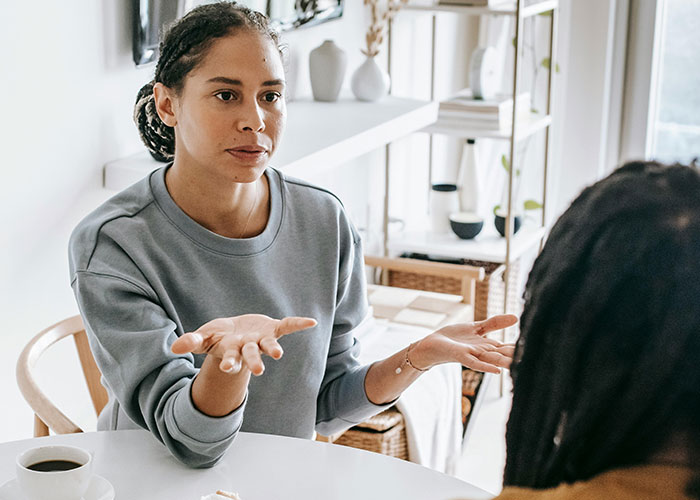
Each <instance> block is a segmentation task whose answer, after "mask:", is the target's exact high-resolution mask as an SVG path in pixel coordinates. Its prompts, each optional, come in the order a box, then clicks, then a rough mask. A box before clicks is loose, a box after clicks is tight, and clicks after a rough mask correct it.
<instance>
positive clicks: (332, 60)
mask: <svg viewBox="0 0 700 500" xmlns="http://www.w3.org/2000/svg"><path fill="white" fill-rule="evenodd" d="M347 65H348V58H347V55H346V54H345V51H344V50H343V49H341V48H340V47H338V46H337V45H336V44H335V42H334V41H333V40H325V41H324V42H323V43H322V44H321V45H319V46H318V47H316V48H315V49H313V50H312V51H311V53H310V54H309V77H310V79H311V91H312V92H313V95H314V99H315V100H317V101H324V102H334V101H337V100H338V95H339V94H340V89H341V87H342V86H343V80H344V78H345V70H346V68H347Z"/></svg>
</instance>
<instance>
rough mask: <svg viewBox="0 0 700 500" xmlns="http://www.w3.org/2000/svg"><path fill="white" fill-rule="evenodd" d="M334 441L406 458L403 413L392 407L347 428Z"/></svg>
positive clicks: (406, 449)
mask: <svg viewBox="0 0 700 500" xmlns="http://www.w3.org/2000/svg"><path fill="white" fill-rule="evenodd" d="M334 443H335V444H342V445H344V446H351V447H353V448H360V449H362V450H367V451H373V452H375V453H381V454H382V455H389V456H390V457H396V458H401V459H403V460H408V442H407V441H406V426H405V424H404V420H403V415H401V413H399V411H398V410H397V409H396V408H393V407H392V408H389V409H388V410H385V411H383V412H382V413H380V414H379V415H375V416H374V417H372V418H370V419H368V420H366V421H365V422H362V423H361V424H357V425H356V426H354V427H352V428H350V429H348V430H347V431H345V432H344V433H343V434H342V435H341V436H340V437H339V438H338V439H336V440H335V441H334Z"/></svg>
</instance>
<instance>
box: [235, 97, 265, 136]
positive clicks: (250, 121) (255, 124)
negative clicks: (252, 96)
mask: <svg viewBox="0 0 700 500" xmlns="http://www.w3.org/2000/svg"><path fill="white" fill-rule="evenodd" d="M238 129H239V130H240V131H247V132H262V131H263V130H265V121H264V119H263V113H262V109H260V106H258V104H257V102H252V103H250V104H248V105H246V106H244V107H243V109H242V110H241V116H240V118H239V120H238Z"/></svg>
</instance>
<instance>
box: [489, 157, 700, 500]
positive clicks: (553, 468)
mask: <svg viewBox="0 0 700 500" xmlns="http://www.w3.org/2000/svg"><path fill="white" fill-rule="evenodd" d="M512 376H513V406H512V411H511V414H510V419H509V421H508V426H507V435H506V446H507V460H506V467H505V476H504V483H505V486H506V487H505V489H504V491H503V493H502V494H501V496H499V497H498V498H499V499H502V500H511V499H513V500H514V499H526V498H532V499H543V500H558V499H580V500H587V499H591V500H592V499H615V500H625V499H630V500H632V499H634V500H642V499H644V500H646V499H649V500H651V499H664V500H675V499H687V498H696V499H697V498H700V482H699V481H698V479H699V478H700V173H699V172H698V170H697V169H696V168H692V167H686V166H680V165H675V166H662V165H660V164H657V163H643V162H636V163H629V164H627V165H625V166H623V167H621V168H620V169H618V170H617V171H615V172H614V173H613V174H612V175H610V176H609V177H608V178H606V179H604V180H602V181H600V182H598V183H597V184H595V185H594V186H592V187H589V188H588V189H586V190H585V191H584V192H583V193H582V194H581V195H580V196H579V198H578V199H577V200H576V201H574V202H573V204H572V205H571V207H570V208H569V209H568V210H567V212H566V213H565V214H564V215H563V216H562V217H561V219H560V220H559V221H558V222H557V224H556V225H555V226H554V228H553V229H552V232H551V236H550V237H549V240H548V241H547V244H546V245H545V248H544V250H543V252H542V253H541V255H540V256H539V257H538V259H537V261H536V262H535V265H534V267H533V269H532V272H531V273H530V277H529V281H528V284H527V287H526V304H525V309H524V312H523V315H522V318H521V336H520V339H519V341H518V344H517V347H516V351H515V357H514V361H513V367H512Z"/></svg>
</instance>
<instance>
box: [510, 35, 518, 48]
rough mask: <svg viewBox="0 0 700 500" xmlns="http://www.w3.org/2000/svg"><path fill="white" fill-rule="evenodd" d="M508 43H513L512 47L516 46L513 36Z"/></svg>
mask: <svg viewBox="0 0 700 500" xmlns="http://www.w3.org/2000/svg"><path fill="white" fill-rule="evenodd" d="M510 43H512V44H513V47H517V45H516V44H515V37H513V40H511V42H510Z"/></svg>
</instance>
